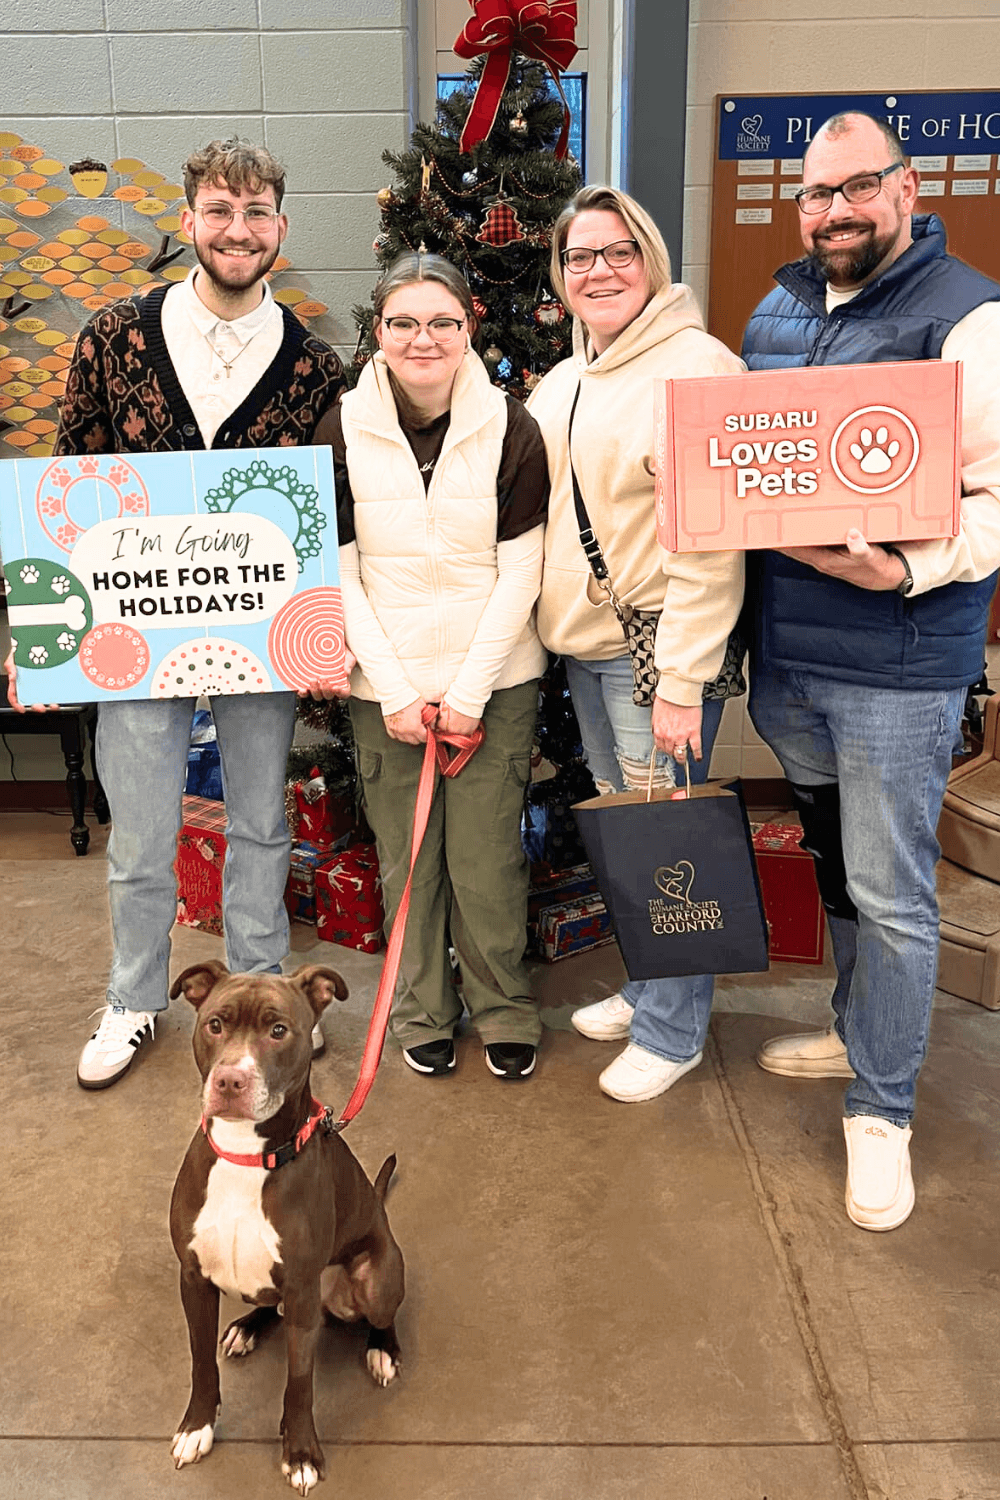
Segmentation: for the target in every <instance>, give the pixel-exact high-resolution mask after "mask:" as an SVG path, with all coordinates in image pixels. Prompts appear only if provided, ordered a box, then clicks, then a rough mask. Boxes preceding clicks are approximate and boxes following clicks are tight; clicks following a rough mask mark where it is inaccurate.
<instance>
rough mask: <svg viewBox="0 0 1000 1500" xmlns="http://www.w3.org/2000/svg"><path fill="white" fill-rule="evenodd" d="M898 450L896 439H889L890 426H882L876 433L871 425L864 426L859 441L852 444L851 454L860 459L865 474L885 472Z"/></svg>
mask: <svg viewBox="0 0 1000 1500" xmlns="http://www.w3.org/2000/svg"><path fill="white" fill-rule="evenodd" d="M898 452H899V444H898V443H897V442H896V439H895V438H893V440H892V442H890V441H889V429H888V427H880V428H879V429H878V430H877V431H876V432H875V433H874V435H873V434H872V430H871V428H870V427H862V429H861V431H860V432H859V433H858V441H857V442H856V443H852V444H851V456H852V458H856V459H857V460H858V463H859V464H860V466H861V472H862V473H863V474H885V473H886V472H887V471H888V470H889V469H891V468H892V461H893V459H894V458H895V457H896V455H897V453H898Z"/></svg>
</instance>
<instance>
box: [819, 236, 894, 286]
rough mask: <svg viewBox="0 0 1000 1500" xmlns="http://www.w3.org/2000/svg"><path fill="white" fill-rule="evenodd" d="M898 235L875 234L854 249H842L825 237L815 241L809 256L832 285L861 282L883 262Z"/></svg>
mask: <svg viewBox="0 0 1000 1500" xmlns="http://www.w3.org/2000/svg"><path fill="white" fill-rule="evenodd" d="M839 227H841V228H844V229H847V228H856V227H862V226H855V225H846V224H845V225H842V226H839ZM865 227H866V226H865ZM896 239H897V235H896V234H883V235H875V234H873V235H871V236H870V237H869V238H868V239H867V240H866V241H865V242H864V243H863V244H862V245H860V246H858V247H857V248H856V249H854V250H844V249H841V248H839V247H838V246H836V245H831V244H828V243H827V241H825V240H820V241H814V243H813V247H812V249H811V250H810V252H809V258H810V260H811V261H812V263H813V265H814V266H816V267H817V269H818V270H819V272H820V273H821V275H822V276H823V277H824V278H825V279H826V280H827V281H829V282H830V283H831V285H833V286H835V287H836V286H859V285H860V284H861V282H863V281H866V280H867V279H868V277H869V276H870V275H871V274H872V272H873V271H874V270H875V268H876V267H877V266H879V265H881V263H882V261H883V260H884V259H885V257H886V256H887V255H888V254H889V251H890V250H891V249H892V247H893V245H894V244H895V242H896Z"/></svg>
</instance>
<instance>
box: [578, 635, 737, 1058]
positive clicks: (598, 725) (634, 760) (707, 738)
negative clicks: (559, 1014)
mask: <svg viewBox="0 0 1000 1500" xmlns="http://www.w3.org/2000/svg"><path fill="white" fill-rule="evenodd" d="M564 660H565V663H566V680H567V682H568V683H569V691H570V697H571V698H572V700H573V707H574V708H575V710H576V716H577V719H578V720H579V723H580V737H581V739H582V740H583V752H584V755H585V756H586V759H587V765H588V766H589V767H590V771H591V774H592V776H593V778H594V780H595V782H596V783H597V790H598V791H599V792H600V793H602V794H605V793H608V792H620V791H623V790H625V786H626V781H628V782H630V783H632V784H633V785H635V786H638V787H643V788H644V787H645V786H646V782H647V777H648V774H649V755H650V751H651V750H652V748H653V731H652V723H651V715H652V710H651V709H648V708H641V707H640V706H639V705H638V704H637V703H633V702H632V663H631V661H630V659H629V656H628V653H627V652H626V653H625V654H624V655H622V656H613V657H612V658H611V660H610V661H576V660H574V659H573V658H572V657H569V656H567V657H565V658H564ZM723 707H724V705H723V704H722V703H721V702H718V701H712V702H708V703H705V704H704V705H703V710H702V725H701V738H702V759H701V760H700V761H696V760H693V759H692V761H691V780H692V781H694V782H701V781H705V780H707V778H708V770H709V762H710V761H711V758H712V746H713V745H714V743H715V736H716V734H717V733H718V729H719V721H720V720H721V718H722V710H723ZM668 759H669V760H670V764H668ZM672 764H673V763H672V759H671V758H669V757H667V756H664V755H663V754H661V753H658V754H657V758H656V767H655V769H654V773H653V785H654V786H663V785H664V782H665V781H666V782H672V780H673V770H672ZM714 988H715V981H714V979H713V977H712V975H710V974H694V975H686V976H684V977H682V978H675V979H630V980H628V982H627V983H626V984H623V985H622V990H621V993H622V995H623V996H624V998H625V999H626V1000H627V1001H628V1003H629V1004H630V1005H631V1006H632V1007H633V1008H634V1014H633V1016H632V1030H631V1040H632V1041H633V1042H635V1043H636V1044H637V1046H640V1047H643V1048H644V1049H645V1050H646V1051H647V1052H653V1053H655V1055H656V1056H657V1057H663V1058H667V1059H668V1060H669V1061H670V1062H687V1061H688V1060H689V1059H690V1058H692V1057H694V1056H695V1055H696V1054H697V1053H698V1052H700V1051H701V1050H702V1047H703V1046H704V1044H705V1036H706V1034H707V1032H708V1022H709V1017H710V1016H711V1013H712V995H713V991H714Z"/></svg>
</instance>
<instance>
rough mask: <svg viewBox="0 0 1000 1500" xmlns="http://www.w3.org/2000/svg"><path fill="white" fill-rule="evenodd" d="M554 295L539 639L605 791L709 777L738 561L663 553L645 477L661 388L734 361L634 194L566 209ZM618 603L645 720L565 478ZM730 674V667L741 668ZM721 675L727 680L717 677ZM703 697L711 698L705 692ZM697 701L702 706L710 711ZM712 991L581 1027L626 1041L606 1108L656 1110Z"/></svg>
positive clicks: (625, 1000) (649, 476) (670, 994)
mask: <svg viewBox="0 0 1000 1500" xmlns="http://www.w3.org/2000/svg"><path fill="white" fill-rule="evenodd" d="M552 282H553V285H554V286H555V288H556V290H557V292H558V293H559V295H560V297H561V299H562V301H563V302H564V303H565V305H566V307H567V308H568V309H569V311H570V312H571V313H572V314H573V315H574V319H575V321H574V328H573V354H572V356H571V357H570V358H569V359H566V360H563V361H562V363H561V364H558V365H556V367H555V368H554V369H553V370H551V371H550V372H549V373H548V375H546V376H545V378H544V380H542V381H541V383H540V384H539V385H538V386H537V387H536V389H535V390H534V391H533V393H532V396H531V399H530V401H529V403H528V405H529V407H530V410H531V414H532V416H533V417H534V418H535V419H536V421H537V422H538V425H539V427H540V428H541V430H542V436H543V437H544V439H545V447H546V451H547V453H548V461H549V477H550V480H551V484H552V491H551V496H550V500H549V518H548V525H547V527H546V533H545V568H544V572H543V577H542V592H541V597H540V599H539V604H538V631H539V634H540V636H541V638H542V641H543V642H544V644H545V645H546V646H547V647H548V648H549V650H550V651H556V652H559V653H560V654H561V655H562V656H563V657H564V658H565V661H566V671H567V676H568V680H569V687H570V694H571V696H572V699H573V705H574V707H575V709H576V713H577V718H578V719H579V721H580V732H581V736H582V739H583V746H584V751H585V753H586V756H587V761H588V764H589V765H590V769H591V771H592V772H593V775H594V779H595V781H596V782H597V788H598V791H599V792H601V793H610V792H615V791H621V790H623V789H624V788H626V787H629V788H631V787H636V786H643V787H644V786H645V785H646V782H647V776H648V768H649V758H650V754H651V752H652V749H653V745H654V742H655V744H656V746H657V749H658V751H659V752H660V755H659V756H658V761H659V764H658V767H657V770H656V773H655V777H654V785H655V784H659V785H661V786H662V785H664V784H665V783H669V782H670V781H672V779H673V761H672V759H671V757H673V758H675V759H676V761H678V762H683V760H684V758H685V756H686V754H687V753H688V750H690V752H691V754H692V755H693V757H694V761H695V765H694V766H693V768H692V780H695V781H701V780H704V779H705V777H706V776H707V774H708V764H709V759H710V757H711V753H712V743H713V741H714V738H715V734H716V731H717V729H718V727H719V720H720V718H721V717H722V706H723V700H724V698H725V697H727V696H730V694H731V693H733V692H737V691H743V685H742V681H741V680H740V679H739V673H738V665H739V662H738V658H736V659H735V660H734V657H733V654H732V653H731V654H730V657H729V661H728V667H729V670H727V671H726V672H725V673H723V663H724V661H725V660H726V655H727V644H728V639H729V636H730V632H731V631H732V630H733V629H734V627H735V624H736V619H737V616H738V614H739V611H740V606H741V604H742V599H743V557H742V554H741V553H736V552H702V553H691V554H688V555H686V556H682V555H679V554H675V553H667V552H665V551H664V550H663V549H662V548H661V547H660V546H659V544H658V542H657V539H656V520H655V508H654V478H653V386H654V380H655V379H662V378H663V377H678V376H695V375H724V374H725V375H728V374H733V373H735V372H738V371H741V370H743V369H744V366H743V364H742V362H741V361H740V360H739V359H737V358H736V356H735V355H734V354H731V353H730V352H729V350H728V349H727V348H725V346H724V345H722V344H720V343H719V342H718V340H717V339H714V338H711V337H710V336H709V335H708V334H707V333H706V332H705V326H704V323H703V322H702V318H701V314H700V312H699V311H698V306H697V304H696V302H695V299H694V295H693V293H692V292H691V290H690V288H689V287H686V286H681V285H679V284H677V285H675V284H673V283H672V282H671V276H670V262H669V258H668V255H667V247H666V245H665V244H664V243H663V239H662V236H661V235H660V232H659V230H658V229H657V228H656V225H655V224H654V223H653V221H652V219H651V218H650V217H649V215H648V214H647V213H646V212H645V210H644V209H643V208H641V207H640V206H639V204H638V203H636V202H635V200H634V199H632V198H630V197H629V196H628V195H627V194H625V193H622V192H619V191H617V190H616V189H613V188H607V187H586V188H583V189H581V191H580V192H579V193H577V195H576V197H575V198H574V199H573V200H572V202H571V203H570V204H568V206H567V207H566V208H565V209H564V210H563V212H562V214H561V215H560V217H559V219H558V220H557V222H556V225H555V228H554V230H553V239H552ZM578 392H579V399H578V400H577V402H576V411H575V414H574V416H573V431H572V453H573V467H574V468H575V470H576V475H577V479H578V481H579V485H580V489H581V492H582V495H583V500H584V504H585V506H586V509H587V513H588V516H589V518H590V524H591V526H592V528H593V530H594V532H595V533H596V536H597V540H598V542H599V543H600V546H601V549H602V551H603V554H604V559H605V562H606V563H607V567H608V573H609V575H610V581H611V583H612V585H613V587H614V590H615V593H616V594H617V595H618V598H619V600H620V601H621V603H622V604H623V605H625V604H628V605H632V606H633V608H635V609H639V610H662V614H661V616H660V622H659V626H658V628H657V633H656V651H655V661H656V668H657V671H658V676H659V680H658V685H657V688H656V697H655V700H654V705H653V708H652V710H650V709H648V708H642V707H638V706H637V705H636V704H635V703H634V702H633V701H632V669H631V661H630V658H629V655H628V652H627V649H626V645H625V639H624V636H623V634H622V627H621V625H620V623H619V621H618V617H617V615H616V614H615V611H614V609H613V608H612V605H611V603H610V601H609V600H608V597H607V594H606V593H605V592H604V591H603V590H602V589H601V588H600V587H599V585H598V584H597V581H596V579H595V578H594V575H593V573H592V571H591V569H590V566H589V564H588V562H587V558H586V556H585V554H584V551H583V547H582V546H581V543H580V528H579V525H578V523H577V517H576V510H575V507H574V503H573V489H572V479H571V470H570V456H569V455H570V443H569V437H568V434H569V420H570V411H571V408H572V406H573V402H574V400H575V399H576V397H577V393H578ZM734 667H735V669H736V670H734ZM720 674H722V675H721V676H720ZM706 685H707V686H706ZM703 700H704V701H703ZM712 991H713V982H712V979H711V977H709V976H694V977H690V978H681V979H651V980H643V981H633V980H630V981H629V982H628V983H627V984H625V985H624V986H623V987H622V990H621V992H620V993H619V994H616V995H612V996H610V997H609V998H608V999H607V1000H602V1001H599V1002H597V1003H596V1004H595V1005H588V1006H585V1007H583V1008H582V1009H581V1010H577V1011H576V1012H575V1013H574V1015H573V1024H574V1025H575V1026H576V1028H577V1030H578V1031H581V1032H582V1033H583V1035H584V1036H589V1037H593V1038H595V1039H598V1040H604V1041H611V1040H615V1039H618V1038H622V1039H623V1038H626V1037H630V1038H631V1039H630V1042H629V1045H628V1046H627V1047H626V1048H625V1050H624V1052H623V1053H621V1054H620V1056H618V1057H616V1058H615V1060H614V1061H613V1062H612V1063H611V1064H610V1066H609V1067H607V1068H606V1069H605V1070H604V1072H603V1073H602V1074H601V1076H600V1086H601V1088H602V1090H603V1091H604V1092H605V1093H606V1094H609V1095H610V1096H611V1097H612V1098H614V1099H621V1100H624V1101H633V1100H640V1099H652V1098H655V1097H656V1095H657V1094H661V1093H663V1091H664V1090H665V1089H668V1088H670V1086H671V1084H673V1083H675V1082H676V1081H677V1079H678V1078H680V1077H681V1076H682V1075H683V1074H684V1073H686V1072H688V1071H689V1070H690V1069H691V1068H694V1067H696V1066H697V1065H698V1063H699V1062H700V1061H701V1056H702V1047H703V1044H704V1040H705V1034H706V1032H707V1029H708V1020H709V1015H710V1012H711V1007H712Z"/></svg>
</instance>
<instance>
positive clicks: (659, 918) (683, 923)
mask: <svg viewBox="0 0 1000 1500" xmlns="http://www.w3.org/2000/svg"><path fill="white" fill-rule="evenodd" d="M694 880H695V868H694V865H693V864H692V863H691V861H690V860H688V859H679V860H678V861H677V863H676V864H675V865H660V867H659V869H657V870H656V871H655V872H654V874H653V883H654V885H655V886H656V888H657V890H658V891H661V892H662V897H654V898H653V899H652V900H651V901H650V903H649V922H650V926H651V927H652V929H653V931H654V933H656V935H657V936H658V937H669V936H674V935H676V934H678V933H682V932H721V931H722V929H723V927H724V926H725V923H724V921H723V919H722V908H721V906H720V905H719V903H718V902H717V901H692V900H691V887H692V886H693V885H694Z"/></svg>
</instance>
